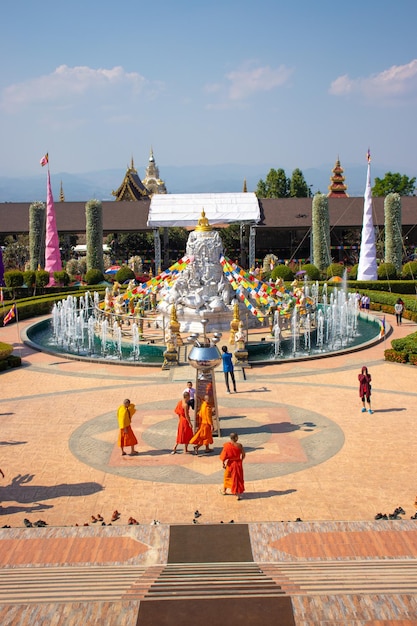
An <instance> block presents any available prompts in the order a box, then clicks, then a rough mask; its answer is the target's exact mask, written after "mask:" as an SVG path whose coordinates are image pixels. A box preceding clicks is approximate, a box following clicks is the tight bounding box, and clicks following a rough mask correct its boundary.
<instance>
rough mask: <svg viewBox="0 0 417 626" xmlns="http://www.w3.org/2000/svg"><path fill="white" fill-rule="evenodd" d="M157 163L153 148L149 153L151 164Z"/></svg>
mask: <svg viewBox="0 0 417 626" xmlns="http://www.w3.org/2000/svg"><path fill="white" fill-rule="evenodd" d="M154 162H155V158H154V156H153V148H152V146H151V151H150V153H149V163H154Z"/></svg>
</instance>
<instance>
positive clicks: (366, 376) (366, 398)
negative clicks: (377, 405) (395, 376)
mask: <svg viewBox="0 0 417 626" xmlns="http://www.w3.org/2000/svg"><path fill="white" fill-rule="evenodd" d="M358 380H359V397H360V399H361V400H362V413H366V403H367V404H368V413H371V414H372V413H373V411H372V409H371V380H372V378H371V375H370V373H369V372H368V368H367V367H366V366H365V365H364V366H363V368H362V370H361V373H360V374H358Z"/></svg>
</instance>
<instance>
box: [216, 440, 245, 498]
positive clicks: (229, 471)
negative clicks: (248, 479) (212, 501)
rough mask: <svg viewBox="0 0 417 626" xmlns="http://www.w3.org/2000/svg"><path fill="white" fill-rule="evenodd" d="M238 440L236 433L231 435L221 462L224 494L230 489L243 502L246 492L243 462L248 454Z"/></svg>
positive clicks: (223, 451) (221, 455) (222, 453)
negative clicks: (243, 495)
mask: <svg viewBox="0 0 417 626" xmlns="http://www.w3.org/2000/svg"><path fill="white" fill-rule="evenodd" d="M238 439H239V437H238V435H237V434H236V433H230V441H228V442H227V443H225V444H224V446H223V450H222V451H221V454H220V460H221V461H223V469H224V477H223V490H222V494H223V495H226V493H227V490H228V489H229V490H230V491H231V493H232V494H233V495H235V496H236V498H237V500H241V499H242V493H243V492H244V491H245V482H244V479H243V464H242V462H243V459H244V458H245V456H246V453H245V450H244V448H243V446H242V444H241V443H239V442H238Z"/></svg>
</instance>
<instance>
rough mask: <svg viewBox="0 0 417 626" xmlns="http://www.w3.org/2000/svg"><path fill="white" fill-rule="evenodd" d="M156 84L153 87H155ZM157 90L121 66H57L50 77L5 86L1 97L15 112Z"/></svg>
mask: <svg viewBox="0 0 417 626" xmlns="http://www.w3.org/2000/svg"><path fill="white" fill-rule="evenodd" d="M155 85H156V86H155ZM148 86H149V88H150V89H152V91H153V92H154V91H155V89H157V90H160V88H161V86H160V85H157V84H156V83H152V87H151V85H150V83H148V81H147V80H146V78H144V77H143V76H141V75H140V74H138V73H137V72H126V71H125V70H124V69H123V68H122V67H120V66H119V67H113V68H111V69H93V68H90V67H86V66H79V67H68V66H67V65H60V66H59V67H57V68H56V69H55V70H54V71H53V72H52V73H51V74H46V75H44V76H39V77H37V78H33V79H30V80H28V81H26V82H22V83H16V84H14V85H9V86H8V87H6V88H5V89H4V90H3V92H2V94H1V100H0V102H1V105H2V108H4V109H5V110H8V111H14V110H16V108H23V107H27V106H31V105H32V104H36V103H38V104H39V103H48V104H53V105H54V106H56V105H61V104H62V103H67V104H68V103H69V102H70V103H71V102H74V103H75V102H77V101H78V100H79V99H80V98H81V97H82V96H84V95H86V94H88V93H89V92H92V91H93V92H94V93H100V94H103V95H104V93H105V94H107V95H114V96H116V95H117V94H119V95H120V93H122V94H123V97H125V96H126V92H128V93H131V94H137V93H139V92H142V91H143V90H144V88H145V87H148Z"/></svg>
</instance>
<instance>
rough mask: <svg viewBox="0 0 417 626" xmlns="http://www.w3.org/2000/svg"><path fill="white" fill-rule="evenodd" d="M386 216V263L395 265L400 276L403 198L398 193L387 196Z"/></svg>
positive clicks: (385, 203) (385, 202)
mask: <svg viewBox="0 0 417 626" xmlns="http://www.w3.org/2000/svg"><path fill="white" fill-rule="evenodd" d="M384 214H385V257H384V258H385V263H391V264H393V265H394V267H395V269H396V272H397V273H398V274H399V273H400V271H401V265H402V258H403V239H402V233H401V197H400V195H399V194H398V193H389V194H388V195H387V197H386V198H385V200H384Z"/></svg>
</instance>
